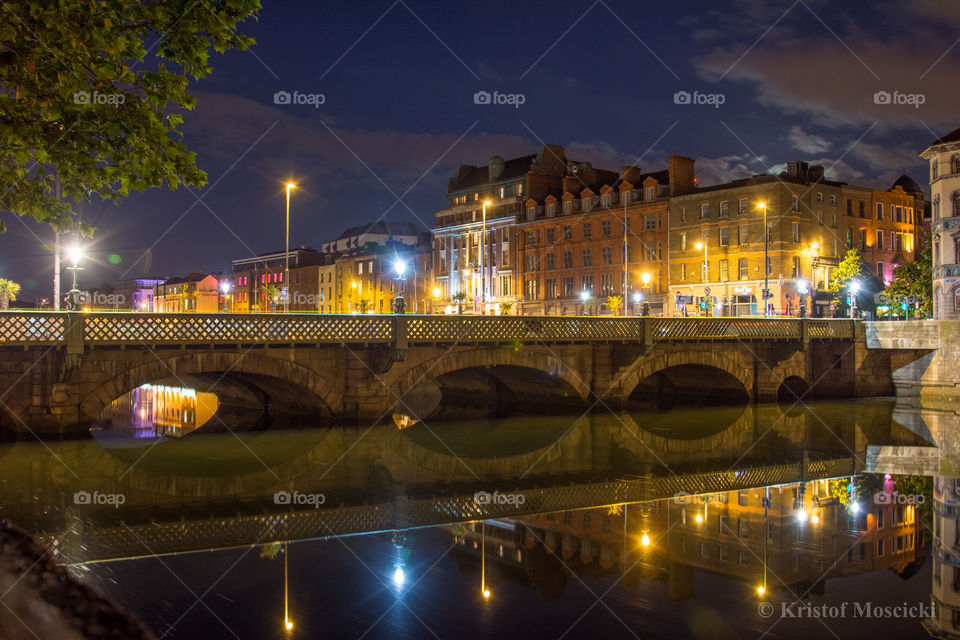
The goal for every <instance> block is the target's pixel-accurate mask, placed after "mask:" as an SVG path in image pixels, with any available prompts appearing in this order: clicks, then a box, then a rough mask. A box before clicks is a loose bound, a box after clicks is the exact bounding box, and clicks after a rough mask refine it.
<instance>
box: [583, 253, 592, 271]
mask: <svg viewBox="0 0 960 640" xmlns="http://www.w3.org/2000/svg"><path fill="white" fill-rule="evenodd" d="M582 259H583V266H585V267H592V266H593V249H584V250H583V255H582Z"/></svg>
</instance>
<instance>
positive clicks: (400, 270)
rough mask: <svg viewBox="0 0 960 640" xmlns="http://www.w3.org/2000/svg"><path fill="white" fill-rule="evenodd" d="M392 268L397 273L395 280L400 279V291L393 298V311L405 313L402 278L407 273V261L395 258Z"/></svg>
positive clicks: (404, 277)
mask: <svg viewBox="0 0 960 640" xmlns="http://www.w3.org/2000/svg"><path fill="white" fill-rule="evenodd" d="M393 270H394V271H396V273H397V280H399V281H400V291H399V293H398V294H397V297H396V298H394V300H393V312H394V313H397V314H401V313H406V311H407V309H406V301H405V300H404V299H403V289H404V280H405V279H406V274H407V261H406V260H404V259H403V258H397V259H396V260H394V261H393Z"/></svg>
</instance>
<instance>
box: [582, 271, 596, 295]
mask: <svg viewBox="0 0 960 640" xmlns="http://www.w3.org/2000/svg"><path fill="white" fill-rule="evenodd" d="M580 291H585V292H587V293H589V294H591V295H592V294H593V276H592V275H590V274H588V275H584V276H580Z"/></svg>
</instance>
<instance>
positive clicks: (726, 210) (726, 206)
mask: <svg viewBox="0 0 960 640" xmlns="http://www.w3.org/2000/svg"><path fill="white" fill-rule="evenodd" d="M729 214H730V203H729V202H727V201H726V200H721V201H720V217H721V218H725V217H727V216H728V215H729Z"/></svg>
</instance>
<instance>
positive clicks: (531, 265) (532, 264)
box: [527, 255, 537, 273]
mask: <svg viewBox="0 0 960 640" xmlns="http://www.w3.org/2000/svg"><path fill="white" fill-rule="evenodd" d="M536 270H537V256H535V255H532V256H527V272H528V273H529V272H531V271H536Z"/></svg>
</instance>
